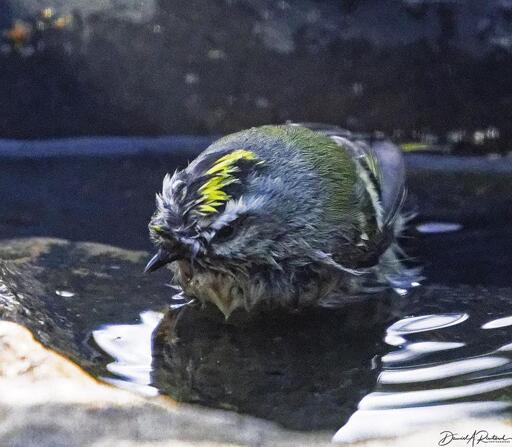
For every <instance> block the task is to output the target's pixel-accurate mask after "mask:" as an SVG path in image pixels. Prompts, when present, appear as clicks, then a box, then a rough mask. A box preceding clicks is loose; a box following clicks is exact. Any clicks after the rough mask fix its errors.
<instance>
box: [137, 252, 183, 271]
mask: <svg viewBox="0 0 512 447" xmlns="http://www.w3.org/2000/svg"><path fill="white" fill-rule="evenodd" d="M176 259H178V256H176V255H171V254H170V253H169V252H168V251H165V250H162V249H160V250H158V251H157V252H156V254H155V255H154V256H153V257H152V258H151V259H150V260H149V262H148V264H147V265H146V268H145V269H144V273H148V272H154V271H155V270H158V269H159V268H160V267H163V266H164V265H166V264H169V263H170V262H173V261H176Z"/></svg>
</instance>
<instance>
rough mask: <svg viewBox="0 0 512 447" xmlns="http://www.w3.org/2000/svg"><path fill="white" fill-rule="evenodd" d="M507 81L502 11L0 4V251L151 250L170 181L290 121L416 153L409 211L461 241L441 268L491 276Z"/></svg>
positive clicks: (406, 3) (503, 224)
mask: <svg viewBox="0 0 512 447" xmlns="http://www.w3.org/2000/svg"><path fill="white" fill-rule="evenodd" d="M511 79H512V0H489V1H485V2H484V1H479V0H465V1H464V0H437V1H436V0H425V1H422V0H316V1H315V0H294V1H288V0H278V1H270V0H187V1H176V0H1V1H0V105H1V107H0V203H2V211H1V212H0V238H10V237H30V236H52V237H59V238H65V239H70V240H75V241H84V240H85V241H97V242H103V243H107V244H110V245H116V246H121V247H128V248H136V249H150V248H151V246H150V243H149V238H148V234H147V222H148V221H149V218H150V216H151V214H152V212H153V210H154V195H155V193H156V192H157V191H159V190H160V189H161V184H162V183H161V182H162V178H163V176H164V175H165V173H167V172H172V171H173V170H174V169H176V168H179V167H183V166H184V165H185V164H186V163H187V162H188V161H190V160H192V159H193V158H194V157H195V156H196V155H197V154H198V153H199V152H200V151H201V150H203V149H204V148H205V147H206V146H207V145H208V144H209V143H210V142H211V141H212V140H213V139H214V138H216V137H217V136H219V135H220V134H223V133H227V132H231V131H236V130H240V129H243V128H247V127H251V126H255V125H259V124H265V123H282V122H285V121H287V120H294V121H312V122H327V123H331V124H336V125H339V126H342V127H346V128H348V129H350V130H352V131H355V132H360V133H369V134H382V133H384V134H385V135H388V136H390V137H391V138H392V139H393V140H394V141H395V142H397V143H399V144H401V146H402V148H403V149H404V150H405V151H407V152H413V153H412V154H408V156H407V160H406V161H407V165H408V177H409V178H408V185H409V197H410V202H411V204H410V206H408V209H413V210H416V211H418V212H419V215H420V216H421V219H423V220H424V221H434V222H457V223H458V224H461V225H464V228H465V231H464V232H461V233H457V235H456V236H454V237H453V241H452V242H453V243H452V244H451V245H450V247H449V249H446V250H443V251H444V252H445V253H446V255H445V256H450V257H451V260H450V262H452V264H453V265H459V264H460V262H461V259H468V262H469V260H470V259H473V258H474V257H473V256H467V255H466V254H465V252H464V247H469V246H474V240H475V239H478V240H481V241H482V252H483V253H484V254H485V256H487V255H488V256H489V257H491V258H493V259H494V258H496V257H498V256H500V255H505V254H506V253H507V252H509V251H510V247H509V245H510V244H508V245H507V243H504V242H503V241H504V240H506V241H508V240H509V238H506V237H503V236H502V237H501V238H496V234H498V233H499V234H501V235H504V234H508V233H507V231H510V230H508V228H509V222H510V219H511V218H512V196H511V195H510V184H511V183H510V182H511V180H510V173H511V172H512V157H511V152H510V151H511V147H512V145H511V142H512V141H511V140H512V116H511V115H512V82H511ZM425 152H426V153H425ZM460 155H462V157H460ZM454 156H455V157H454ZM497 228H499V231H498V230H496V229H497ZM470 229H473V230H470ZM470 231H474V233H470ZM421 240H422V241H423V239H421ZM510 240H512V238H510ZM446 244H447V243H446V240H445V239H442V240H440V242H439V245H440V246H441V245H442V246H443V247H446ZM423 245H424V246H423V248H421V249H420V251H421V252H422V253H430V252H432V253H437V252H436V247H437V245H436V242H435V241H433V240H431V239H429V240H428V241H426V242H425V243H424V244H423ZM491 246H492V247H493V249H492V250H491V249H489V247H491ZM429 250H430V251H429ZM411 251H412V250H411ZM413 254H414V252H413ZM484 254H480V255H479V256H480V257H479V259H483V257H484ZM432 256H433V257H435V256H438V255H435V256H434V255H432ZM427 257H428V256H427ZM494 264H495V263H492V262H490V263H488V264H487V263H485V262H480V263H479V266H478V269H479V270H478V272H479V273H478V275H475V277H478V278H480V277H481V276H482V273H481V266H482V265H488V266H489V268H488V270H489V274H490V275H494V276H499V277H500V278H502V277H503V278H504V277H507V276H506V275H505V276H503V275H501V274H500V273H499V272H500V271H501V270H499V269H496V267H492V266H494ZM466 267H467V268H466V271H469V270H470V267H469V266H466ZM475 268H476V267H475ZM503 268H504V269H507V271H508V269H509V266H508V264H506V263H504V264H503ZM462 270H463V269H454V272H457V271H462ZM444 274H446V273H444ZM500 275H501V276H500ZM431 276H434V275H431ZM494 276H493V277H494Z"/></svg>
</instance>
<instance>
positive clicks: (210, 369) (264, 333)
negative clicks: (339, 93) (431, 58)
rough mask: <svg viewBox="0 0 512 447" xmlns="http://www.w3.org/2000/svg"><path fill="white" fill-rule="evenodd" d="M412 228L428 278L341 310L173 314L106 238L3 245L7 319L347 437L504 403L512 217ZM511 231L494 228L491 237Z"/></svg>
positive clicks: (85, 354) (266, 414) (511, 362)
mask: <svg viewBox="0 0 512 447" xmlns="http://www.w3.org/2000/svg"><path fill="white" fill-rule="evenodd" d="M411 233H412V235H413V236H414V237H413V238H411V239H409V240H407V241H406V245H407V246H408V250H409V252H412V253H413V254H414V256H415V257H417V259H418V261H417V262H419V263H421V264H422V265H424V266H425V273H426V276H427V277H428V279H427V280H426V281H425V282H424V284H423V285H422V286H420V287H418V288H417V289H415V290H414V291H413V292H412V293H411V294H409V295H408V296H405V297H400V296H398V295H393V294H387V295H386V296H381V297H378V299H377V297H374V298H373V299H370V300H369V301H368V302H365V303H359V304H354V305H352V306H350V307H348V308H345V309H338V310H332V309H309V310H306V311H304V312H301V313H289V312H274V313H272V314H261V315H258V316H255V317H253V318H247V316H245V315H244V314H243V313H241V314H238V315H235V316H234V318H233V319H230V320H229V321H228V322H227V323H226V322H224V320H223V318H222V317H221V315H220V314H219V313H218V312H217V311H216V310H215V309H210V308H208V309H205V310H200V309H196V308H189V307H184V308H182V309H180V310H179V311H168V309H169V304H170V303H171V301H172V300H171V297H172V296H173V294H174V293H175V292H174V291H173V289H172V288H169V287H168V286H167V285H166V282H167V281H168V279H169V278H168V275H167V273H166V272H162V273H160V272H159V273H158V274H156V275H151V276H148V275H143V274H142V269H143V266H144V263H145V261H146V259H147V254H145V253H141V252H133V251H125V250H121V249H115V248H109V247H106V246H100V245H96V244H79V243H69V242H63V241H55V240H53V241H51V240H38V239H27V240H24V241H20V240H18V241H10V242H9V241H6V242H3V243H0V259H3V260H4V261H0V279H1V282H0V305H1V306H2V309H3V316H4V317H5V318H9V319H13V320H16V321H20V322H22V323H23V324H25V325H27V326H28V327H29V328H31V329H32V330H33V331H34V333H35V334H36V335H37V336H38V337H39V338H40V339H41V340H42V341H43V342H44V343H46V344H47V345H49V346H51V347H53V348H55V349H57V350H58V351H60V352H62V353H64V354H66V355H67V356H69V357H70V358H71V359H72V360H73V361H75V362H77V363H78V364H80V365H81V366H83V367H84V368H85V369H87V370H88V371H90V372H91V373H93V374H94V375H96V376H98V377H101V378H102V379H103V380H106V381H108V382H110V383H113V384H115V385H117V386H122V387H124V388H128V389H131V390H134V391H136V392H140V393H143V394H146V395H155V394H157V393H164V394H168V395H169V396H171V397H173V398H174V399H176V400H179V401H185V402H194V403H200V404H203V405H207V406H211V407H218V408H225V409H231V410H235V411H239V412H242V413H247V414H251V415H255V416H258V417H262V418H266V419H270V420H273V421H276V422H278V423H280V424H282V425H284V426H286V427H289V428H293V429H298V430H329V431H332V433H333V434H334V433H335V432H336V431H337V430H338V429H340V427H341V429H340V430H339V431H338V433H337V435H336V439H338V440H345V441H352V440H358V439H365V438H368V437H378V436H386V435H396V434H397V433H400V431H404V430H409V429H411V428H413V427H415V426H421V424H425V423H426V422H429V421H443V422H445V423H446V428H447V429H449V428H450V427H449V425H450V420H451V419H456V418H460V417H466V416H468V415H479V416H483V415H488V414H493V415H496V414H502V413H507V412H508V411H509V406H510V398H509V395H510V393H511V391H512V306H511V304H512V288H511V287H510V282H511V281H510V278H509V277H508V274H507V272H508V270H509V266H510V265H511V262H512V250H511V249H510V248H511V247H510V242H506V241H510V240H512V238H511V237H510V230H507V228H505V227H501V228H500V227H493V228H491V227H490V226H489V225H482V226H478V225H476V226H474V227H471V226H470V225H467V224H465V225H464V226H461V225H459V224H458V223H457V222H432V221H428V222H427V221H425V222H422V221H418V222H415V223H414V226H413V227H412V229H411ZM498 234H499V235H501V236H502V237H501V238H500V239H497V238H496V235H498Z"/></svg>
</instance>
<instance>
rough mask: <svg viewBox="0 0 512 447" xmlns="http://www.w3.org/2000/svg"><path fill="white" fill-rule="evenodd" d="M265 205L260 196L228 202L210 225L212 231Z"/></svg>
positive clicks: (245, 197) (243, 197)
mask: <svg viewBox="0 0 512 447" xmlns="http://www.w3.org/2000/svg"><path fill="white" fill-rule="evenodd" d="M264 203H265V199H264V198H263V197H261V196H259V197H256V196H253V195H250V196H242V197H240V198H239V199H237V200H233V199H231V200H229V201H228V202H226V207H225V208H224V211H223V212H222V214H221V215H220V216H219V217H217V219H215V220H214V221H213V223H212V224H211V225H210V228H212V229H213V230H219V229H220V228H222V227H224V226H226V225H229V224H230V223H231V222H233V221H234V220H235V219H237V217H239V216H240V215H242V214H244V213H247V212H249V211H251V210H254V209H257V208H260V207H261V206H262V205H263V204H264Z"/></svg>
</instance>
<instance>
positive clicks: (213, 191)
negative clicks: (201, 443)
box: [197, 149, 257, 214]
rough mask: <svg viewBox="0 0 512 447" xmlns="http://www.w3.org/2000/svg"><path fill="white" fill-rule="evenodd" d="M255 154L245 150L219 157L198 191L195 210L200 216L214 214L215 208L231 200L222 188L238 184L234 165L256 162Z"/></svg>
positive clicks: (236, 168) (236, 167) (237, 168)
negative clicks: (244, 161)
mask: <svg viewBox="0 0 512 447" xmlns="http://www.w3.org/2000/svg"><path fill="white" fill-rule="evenodd" d="M256 158H257V157H256V154H255V153H254V152H251V151H248V150H246V149H237V150H235V151H233V152H230V153H229V154H226V155H224V156H222V157H220V158H219V159H218V160H217V161H216V162H215V163H214V164H213V165H212V167H211V168H210V169H208V171H206V173H205V174H206V175H208V176H210V177H209V178H208V180H206V181H205V183H204V184H203V185H201V187H200V188H199V189H198V192H199V194H200V197H199V199H198V201H197V203H198V206H197V210H198V211H199V212H200V213H202V214H211V213H216V212H217V211H218V210H217V208H218V207H220V206H221V205H223V204H224V203H225V202H227V201H228V200H229V199H231V196H230V195H229V194H227V193H226V192H225V191H224V188H225V187H226V186H228V185H231V184H233V183H236V182H239V181H240V180H239V179H238V178H236V176H235V174H236V173H237V172H238V171H240V168H239V167H238V166H236V163H237V162H239V161H240V160H256Z"/></svg>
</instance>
